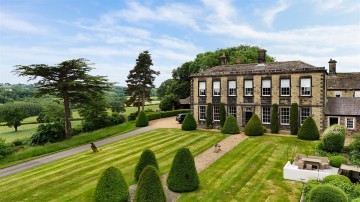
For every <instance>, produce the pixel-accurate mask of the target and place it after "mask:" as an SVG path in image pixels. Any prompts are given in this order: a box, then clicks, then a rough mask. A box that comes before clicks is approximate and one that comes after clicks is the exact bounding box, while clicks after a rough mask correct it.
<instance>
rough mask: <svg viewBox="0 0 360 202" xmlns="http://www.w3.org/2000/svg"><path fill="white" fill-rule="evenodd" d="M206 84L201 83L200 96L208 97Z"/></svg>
mask: <svg viewBox="0 0 360 202" xmlns="http://www.w3.org/2000/svg"><path fill="white" fill-rule="evenodd" d="M205 86H206V82H205V81H200V82H199V96H206V88H205Z"/></svg>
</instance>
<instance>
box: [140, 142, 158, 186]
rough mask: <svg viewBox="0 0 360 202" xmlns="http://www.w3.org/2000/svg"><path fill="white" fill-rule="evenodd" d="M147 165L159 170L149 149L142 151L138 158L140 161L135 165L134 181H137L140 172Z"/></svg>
mask: <svg viewBox="0 0 360 202" xmlns="http://www.w3.org/2000/svg"><path fill="white" fill-rule="evenodd" d="M148 165H152V166H154V167H155V168H156V169H157V170H159V165H158V163H157V161H156V157H155V154H154V152H152V151H151V150H149V149H147V150H144V151H143V153H142V154H141V156H140V159H139V161H138V163H137V164H136V167H135V174H134V177H135V180H136V181H138V180H139V177H140V174H141V172H142V171H143V170H144V168H145V167H146V166H148Z"/></svg>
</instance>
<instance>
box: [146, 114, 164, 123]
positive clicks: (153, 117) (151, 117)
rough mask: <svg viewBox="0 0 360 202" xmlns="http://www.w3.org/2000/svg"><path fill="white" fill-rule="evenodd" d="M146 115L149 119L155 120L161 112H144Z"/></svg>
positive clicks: (159, 117)
mask: <svg viewBox="0 0 360 202" xmlns="http://www.w3.org/2000/svg"><path fill="white" fill-rule="evenodd" d="M146 116H147V118H148V120H149V121H151V120H155V119H161V113H160V112H150V113H146Z"/></svg>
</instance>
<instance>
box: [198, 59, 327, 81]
mask: <svg viewBox="0 0 360 202" xmlns="http://www.w3.org/2000/svg"><path fill="white" fill-rule="evenodd" d="M313 71H314V72H315V71H324V72H326V70H325V67H315V66H313V65H310V64H307V63H305V62H302V61H286V62H272V63H266V64H258V63H253V64H234V65H221V66H216V67H213V68H210V69H208V70H205V71H203V72H200V73H197V74H192V75H191V76H192V77H197V76H214V75H233V74H268V73H296V72H313Z"/></svg>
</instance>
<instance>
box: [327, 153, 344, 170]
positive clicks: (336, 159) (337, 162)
mask: <svg viewBox="0 0 360 202" xmlns="http://www.w3.org/2000/svg"><path fill="white" fill-rule="evenodd" d="M346 163H347V159H346V158H345V157H343V156H341V155H338V156H331V157H330V158H329V164H330V165H331V166H334V167H336V168H340V166H341V164H346Z"/></svg>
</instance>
